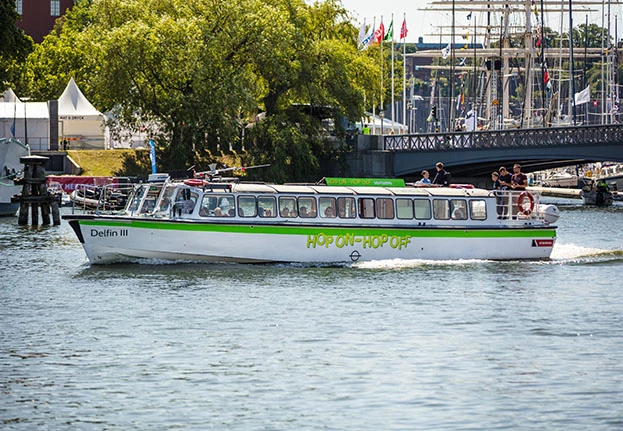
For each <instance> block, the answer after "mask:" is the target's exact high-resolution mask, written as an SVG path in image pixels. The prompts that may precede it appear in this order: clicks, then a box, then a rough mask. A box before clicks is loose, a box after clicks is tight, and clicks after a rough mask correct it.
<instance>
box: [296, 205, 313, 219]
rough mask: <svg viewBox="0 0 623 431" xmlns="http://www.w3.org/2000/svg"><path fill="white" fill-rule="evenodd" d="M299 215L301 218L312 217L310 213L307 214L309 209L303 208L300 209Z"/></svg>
mask: <svg viewBox="0 0 623 431" xmlns="http://www.w3.org/2000/svg"><path fill="white" fill-rule="evenodd" d="M299 215H300V216H301V217H311V216H310V215H309V213H308V212H307V207H301V208H299Z"/></svg>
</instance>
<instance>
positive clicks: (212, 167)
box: [195, 163, 270, 179]
mask: <svg viewBox="0 0 623 431" xmlns="http://www.w3.org/2000/svg"><path fill="white" fill-rule="evenodd" d="M208 166H209V168H210V170H209V171H202V172H196V173H195V178H204V179H212V178H214V177H216V176H219V175H221V174H223V173H224V172H234V171H242V172H245V171H247V170H249V169H256V168H267V167H269V166H270V163H268V164H265V165H255V166H234V167H231V168H223V169H216V163H210V164H209V165H208Z"/></svg>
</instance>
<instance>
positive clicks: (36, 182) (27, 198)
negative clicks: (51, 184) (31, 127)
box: [11, 156, 61, 226]
mask: <svg viewBox="0 0 623 431" xmlns="http://www.w3.org/2000/svg"><path fill="white" fill-rule="evenodd" d="M19 161H20V163H22V164H23V165H24V177H23V178H20V179H18V180H15V184H21V185H22V192H21V193H20V194H18V195H15V196H12V197H11V202H19V204H20V206H19V217H18V220H17V223H18V224H20V225H26V224H28V214H29V212H30V214H31V218H30V220H31V221H30V224H31V225H33V226H37V225H38V224H39V209H41V224H50V213H51V214H52V220H53V222H54V225H60V224H61V217H60V213H59V210H58V200H57V199H56V197H54V196H53V195H51V194H50V193H49V192H48V187H47V185H46V177H45V168H44V167H43V165H44V164H45V163H46V162H47V161H48V158H47V157H43V156H25V157H22V158H20V159H19Z"/></svg>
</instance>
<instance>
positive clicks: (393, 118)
mask: <svg viewBox="0 0 623 431" xmlns="http://www.w3.org/2000/svg"><path fill="white" fill-rule="evenodd" d="M390 27H391V29H392V131H393V130H394V121H395V118H396V115H395V112H394V100H395V96H394V14H393V13H392V22H391V24H390Z"/></svg>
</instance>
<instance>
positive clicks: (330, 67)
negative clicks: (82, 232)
mask: <svg viewBox="0 0 623 431" xmlns="http://www.w3.org/2000/svg"><path fill="white" fill-rule="evenodd" d="M356 37H357V29H356V28H355V27H354V26H353V25H351V24H350V23H349V22H348V19H347V16H346V11H345V10H344V9H343V8H342V7H341V5H340V4H339V3H338V2H336V1H334V0H329V1H326V2H323V3H317V4H314V5H312V6H310V5H308V4H306V2H305V1H304V0H276V1H273V2H266V1H265V0H239V1H235V2H225V1H210V2H208V1H206V0H171V1H166V2H163V1H161V0H93V2H90V1H87V0H84V1H83V2H81V3H79V4H78V5H76V6H74V8H73V9H72V11H71V12H69V13H68V14H67V16H66V17H65V20H63V21H62V22H61V23H60V24H59V27H58V28H57V29H56V31H55V32H53V34H51V35H50V36H48V37H46V39H45V40H44V42H43V43H42V44H41V46H40V47H38V49H37V50H36V52H35V53H33V55H32V56H31V57H30V58H29V63H28V64H29V67H28V70H29V78H30V79H29V84H30V86H31V88H32V92H33V93H35V94H38V95H39V96H40V97H41V98H44V97H48V98H52V97H54V96H52V93H55V97H58V95H59V94H60V91H61V90H62V88H63V86H64V85H66V82H67V80H68V79H69V78H70V77H71V76H73V77H74V78H75V79H76V81H77V82H78V84H79V85H80V87H81V88H82V89H83V91H84V93H85V94H86V95H87V97H88V98H89V99H90V100H92V102H93V103H94V105H95V106H97V107H98V108H99V109H100V110H101V111H113V112H114V113H115V122H114V124H113V126H116V127H117V128H121V126H123V127H138V126H144V125H145V124H152V125H156V127H154V128H153V129H152V131H151V136H152V137H153V138H155V139H156V140H157V142H158V143H159V148H160V154H161V155H160V158H161V159H162V158H163V156H164V158H165V159H166V160H167V164H168V166H167V167H168V168H182V167H184V166H188V165H189V164H194V162H195V161H196V160H197V159H201V158H203V157H205V156H206V155H207V156H208V157H211V154H215V153H217V152H218V151H219V150H220V151H222V150H223V148H227V147H228V146H229V144H230V143H236V142H238V141H239V140H240V139H241V136H242V131H243V130H244V127H245V126H246V124H247V123H249V122H254V119H255V118H256V116H257V114H258V113H260V112H265V113H266V116H267V119H269V120H267V121H266V123H265V125H263V124H262V123H259V124H258V125H256V127H254V128H252V129H251V136H250V138H251V139H254V141H255V144H256V145H255V146H252V148H251V150H250V153H251V154H249V155H248V157H247V158H248V159H249V160H251V161H253V160H255V159H256V158H257V159H262V160H264V159H267V160H268V161H269V162H271V163H279V164H280V163H286V164H287V163H289V162H288V160H294V159H297V158H298V159H300V160H301V161H302V162H301V163H295V164H294V166H296V167H297V168H296V169H293V170H291V171H289V172H291V174H292V175H294V176H296V175H297V174H301V175H303V173H304V172H307V173H306V174H305V176H306V177H310V176H311V175H313V174H312V173H311V172H309V171H308V170H307V169H301V166H302V165H303V162H304V163H305V166H309V167H311V168H317V166H318V159H317V157H318V156H317V155H321V154H322V152H323V151H322V148H321V147H322V144H321V142H322V139H321V131H322V129H321V127H320V119H318V118H316V117H314V116H313V115H311V114H307V115H302V114H301V113H298V114H296V115H293V114H292V113H291V112H290V111H289V107H290V106H292V105H297V104H298V105H309V106H329V107H332V108H334V109H333V111H332V112H334V117H335V123H336V124H338V125H340V124H341V122H342V121H341V117H342V116H346V117H348V118H350V119H352V120H356V119H358V118H360V117H361V115H362V113H363V94H364V89H365V88H366V87H367V86H368V85H369V83H370V82H372V81H373V79H374V77H375V76H378V72H377V71H378V68H379V60H374V59H373V58H372V57H371V55H370V53H366V52H363V53H362V52H359V51H358V50H357V49H356ZM273 117H274V118H273ZM280 124H281V125H282V126H283V127H279V125H280ZM295 129H296V130H297V131H296V132H295ZM299 137H300V138H299ZM285 139H289V141H288V143H287V145H282V144H281V143H282V142H283V141H284V140H285ZM292 146H294V147H292ZM286 148H287V149H286ZM279 151H289V157H285V156H284V155H282V154H277V152H279ZM259 152H261V154H260V153H259Z"/></svg>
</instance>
